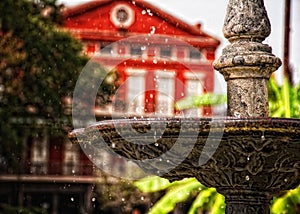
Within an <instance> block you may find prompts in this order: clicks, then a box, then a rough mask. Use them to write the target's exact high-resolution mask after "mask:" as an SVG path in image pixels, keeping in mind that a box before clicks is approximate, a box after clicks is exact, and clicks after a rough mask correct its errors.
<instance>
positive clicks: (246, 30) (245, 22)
mask: <svg viewBox="0 0 300 214" xmlns="http://www.w3.org/2000/svg"><path fill="white" fill-rule="evenodd" d="M270 32H271V24H270V21H269V18H268V16H267V12H266V10H265V7H264V2H263V1H262V0H247V1H244V0H231V1H230V3H229V5H228V9H227V14H226V18H225V24H224V27H223V33H224V36H225V38H227V39H228V40H229V41H234V40H241V39H247V40H250V41H258V42H262V41H263V40H264V39H265V38H266V37H268V36H269V35H270Z"/></svg>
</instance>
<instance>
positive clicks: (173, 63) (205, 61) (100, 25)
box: [64, 0, 220, 117]
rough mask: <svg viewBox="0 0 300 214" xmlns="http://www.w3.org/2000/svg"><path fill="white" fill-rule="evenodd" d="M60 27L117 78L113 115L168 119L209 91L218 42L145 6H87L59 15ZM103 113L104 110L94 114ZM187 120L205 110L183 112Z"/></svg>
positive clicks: (112, 3)
mask: <svg viewBox="0 0 300 214" xmlns="http://www.w3.org/2000/svg"><path fill="white" fill-rule="evenodd" d="M64 17H65V25H64V26H65V28H66V29H68V30H69V31H71V32H72V34H73V35H74V36H76V37H77V38H79V39H80V40H81V41H82V43H83V44H84V49H85V52H86V53H87V54H88V55H90V56H92V57H93V59H95V60H96V61H98V62H99V63H100V64H101V65H102V66H104V67H106V68H107V69H108V70H111V69H116V70H117V71H118V72H119V74H120V85H121V87H120V89H119V90H118V93H117V94H116V95H115V97H114V101H115V104H117V105H120V104H122V105H121V106H122V108H120V106H117V107H116V106H112V108H113V112H114V113H116V112H119V113H121V114H122V115H124V113H125V114H126V113H128V114H130V115H144V116H153V115H155V116H159V115H164V116H173V115H174V114H176V111H175V110H174V102H176V101H177V100H179V99H181V98H183V97H185V96H191V95H200V94H202V93H205V92H213V90H214V70H213V68H212V66H211V63H212V61H213V60H214V58H215V51H216V48H217V47H218V45H219V44H220V42H219V41H218V40H217V39H215V38H213V37H211V36H209V35H208V34H206V33H204V32H203V31H202V30H201V24H197V25H195V26H191V25H189V24H187V23H185V22H183V21H181V20H179V19H178V18H176V17H174V16H172V15H170V14H168V13H165V12H164V11H162V10H160V9H158V8H156V7H154V6H153V5H151V4H149V3H147V2H146V1H133V0H123V1H112V0H110V1H108V0H105V1H92V2H89V3H86V4H83V5H79V6H77V7H74V8H71V9H68V10H66V11H65V12H64ZM97 110H98V113H100V114H107V109H97ZM189 111H190V113H192V114H193V116H194V117H195V116H201V115H205V114H210V113H211V112H210V109H209V108H206V109H195V110H189Z"/></svg>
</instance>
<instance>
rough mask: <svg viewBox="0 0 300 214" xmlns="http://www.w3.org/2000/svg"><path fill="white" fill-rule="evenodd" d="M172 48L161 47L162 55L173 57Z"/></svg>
mask: <svg viewBox="0 0 300 214" xmlns="http://www.w3.org/2000/svg"><path fill="white" fill-rule="evenodd" d="M171 54H172V52H171V48H163V47H162V48H160V56H161V57H171Z"/></svg>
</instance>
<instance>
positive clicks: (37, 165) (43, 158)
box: [30, 133, 49, 175]
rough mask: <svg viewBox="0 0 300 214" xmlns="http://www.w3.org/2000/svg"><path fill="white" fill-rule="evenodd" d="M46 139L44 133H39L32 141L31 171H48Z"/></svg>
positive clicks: (39, 173)
mask: <svg viewBox="0 0 300 214" xmlns="http://www.w3.org/2000/svg"><path fill="white" fill-rule="evenodd" d="M48 156H49V151H48V140H47V137H46V134H45V133H43V134H39V136H37V137H34V138H33V141H32V150H31V170H30V171H31V173H33V174H38V175H42V174H43V175H44V174H47V173H48Z"/></svg>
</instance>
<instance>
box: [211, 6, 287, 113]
mask: <svg viewBox="0 0 300 214" xmlns="http://www.w3.org/2000/svg"><path fill="white" fill-rule="evenodd" d="M270 32H271V27H270V22H269V19H268V16H267V12H266V10H265V7H264V2H263V0H230V1H229V5H228V8H227V15H226V18H225V23H224V27H223V33H224V36H225V37H226V38H227V39H228V40H229V42H230V43H231V44H230V45H228V46H227V47H226V48H224V49H223V53H222V56H221V57H220V58H219V59H218V60H216V61H215V62H214V67H215V69H216V70H218V71H220V73H221V74H223V75H224V78H225V80H226V81H227V90H228V92H227V93H228V116H235V117H267V116H268V90H267V83H268V79H269V78H270V75H271V73H272V72H274V71H275V70H277V69H278V67H279V66H280V65H281V61H280V59H279V58H277V57H275V56H274V55H273V54H272V49H271V47H269V46H268V45H266V44H262V41H263V40H264V39H265V38H266V37H267V36H269V34H270Z"/></svg>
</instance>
